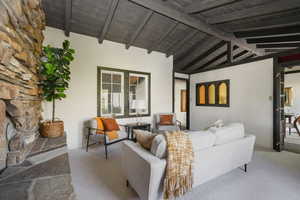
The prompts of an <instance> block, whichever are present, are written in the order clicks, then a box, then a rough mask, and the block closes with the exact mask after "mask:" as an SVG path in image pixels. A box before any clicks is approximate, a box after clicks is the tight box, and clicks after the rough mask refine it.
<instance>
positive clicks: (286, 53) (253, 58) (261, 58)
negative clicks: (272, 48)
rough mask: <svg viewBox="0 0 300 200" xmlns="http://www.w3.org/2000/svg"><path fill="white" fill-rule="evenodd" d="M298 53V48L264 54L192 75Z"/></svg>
mask: <svg viewBox="0 0 300 200" xmlns="http://www.w3.org/2000/svg"><path fill="white" fill-rule="evenodd" d="M299 52H300V48H297V49H293V50H289V51H285V52H280V53H272V54H266V55H264V56H257V55H253V56H252V57H251V58H248V59H244V60H240V61H235V62H233V63H231V64H228V63H223V64H222V65H218V66H215V67H211V68H209V69H205V70H199V71H197V72H194V73H200V72H206V71H211V70H217V69H222V68H226V67H232V66H237V65H242V64H246V63H251V62H256V61H260V60H264V59H268V58H274V57H278V56H288V55H291V54H294V53H299ZM249 57H250V56H249ZM289 64H290V63H289ZM194 73H192V74H194Z"/></svg>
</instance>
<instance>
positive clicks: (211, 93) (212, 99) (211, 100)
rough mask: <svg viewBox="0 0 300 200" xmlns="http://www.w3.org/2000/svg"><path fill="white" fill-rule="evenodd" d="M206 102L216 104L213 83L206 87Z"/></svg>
mask: <svg viewBox="0 0 300 200" xmlns="http://www.w3.org/2000/svg"><path fill="white" fill-rule="evenodd" d="M208 103H209V104H216V87H215V84H211V85H210V86H209V87H208Z"/></svg>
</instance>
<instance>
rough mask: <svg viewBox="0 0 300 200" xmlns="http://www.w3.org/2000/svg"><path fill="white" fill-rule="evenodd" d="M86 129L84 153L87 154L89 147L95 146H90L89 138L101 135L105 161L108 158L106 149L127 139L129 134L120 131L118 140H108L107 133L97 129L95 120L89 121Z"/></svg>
mask: <svg viewBox="0 0 300 200" xmlns="http://www.w3.org/2000/svg"><path fill="white" fill-rule="evenodd" d="M119 126H120V125H119ZM87 128H88V133H87V136H86V152H88V150H89V146H91V145H93V144H96V143H93V144H90V136H91V135H102V136H103V144H104V148H105V159H106V160H107V158H108V149H107V148H108V146H109V145H112V144H115V143H118V142H121V141H124V140H128V139H129V133H128V132H126V131H124V130H120V131H118V138H116V139H113V140H110V139H109V137H108V135H107V132H108V131H106V130H101V129H98V124H97V120H96V119H95V118H93V119H91V120H89V126H88V127H87Z"/></svg>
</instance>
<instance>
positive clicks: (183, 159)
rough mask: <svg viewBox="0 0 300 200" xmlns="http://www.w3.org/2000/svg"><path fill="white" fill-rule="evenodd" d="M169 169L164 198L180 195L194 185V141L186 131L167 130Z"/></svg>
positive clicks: (167, 170)
mask: <svg viewBox="0 0 300 200" xmlns="http://www.w3.org/2000/svg"><path fill="white" fill-rule="evenodd" d="M166 140H167V151H168V156H167V169H166V177H165V181H164V199H172V198H174V197H179V196H182V195H184V194H185V193H186V192H188V191H189V190H190V189H191V188H192V186H193V173H192V164H193V160H194V152H193V147H192V142H191V140H190V139H189V137H188V135H187V134H186V133H184V132H180V131H178V132H167V133H166Z"/></svg>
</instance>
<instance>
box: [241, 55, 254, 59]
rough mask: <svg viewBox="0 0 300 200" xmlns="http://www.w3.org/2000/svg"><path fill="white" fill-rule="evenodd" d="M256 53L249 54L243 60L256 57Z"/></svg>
mask: <svg viewBox="0 0 300 200" xmlns="http://www.w3.org/2000/svg"><path fill="white" fill-rule="evenodd" d="M255 56H256V55H255V54H251V55H250V56H247V57H246V58H244V59H243V60H248V59H250V58H254V57H255Z"/></svg>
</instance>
